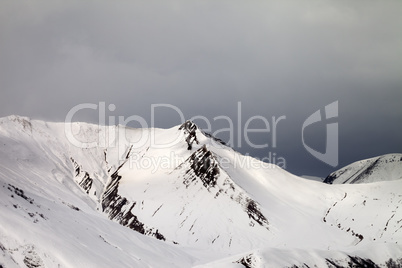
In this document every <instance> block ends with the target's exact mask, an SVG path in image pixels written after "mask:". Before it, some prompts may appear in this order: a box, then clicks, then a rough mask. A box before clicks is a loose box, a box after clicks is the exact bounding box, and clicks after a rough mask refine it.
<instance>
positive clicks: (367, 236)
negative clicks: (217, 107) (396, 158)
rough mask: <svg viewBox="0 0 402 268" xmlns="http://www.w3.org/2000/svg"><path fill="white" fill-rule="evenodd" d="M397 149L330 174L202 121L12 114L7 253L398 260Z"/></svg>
mask: <svg viewBox="0 0 402 268" xmlns="http://www.w3.org/2000/svg"><path fill="white" fill-rule="evenodd" d="M66 129H73V134H74V137H75V138H76V139H77V140H79V141H80V142H85V143H86V144H87V146H86V148H82V147H83V146H81V147H77V146H76V145H74V144H73V143H74V142H72V141H71V140H69V139H68V138H67V136H66V132H65V131H66ZM77 140H76V141H75V143H76V144H77ZM91 142H92V144H89V143H91ZM191 142H192V143H191ZM189 143H190V144H191V146H189V145H188V144H189ZM81 145H82V144H81ZM84 147H85V146H84ZM190 147H191V148H190ZM387 159H388V158H387ZM363 162H364V161H363ZM388 162H389V159H388ZM396 163H397V162H395V164H393V165H386V166H379V167H377V168H376V170H375V173H373V174H374V175H375V176H376V179H375V181H376V182H372V183H365V184H336V185H335V184H334V185H329V184H324V183H321V182H317V181H312V180H306V179H303V178H300V177H297V176H295V175H292V174H290V173H288V172H287V171H285V170H283V169H281V168H279V167H278V166H275V165H272V164H266V163H262V162H259V161H258V160H256V159H254V158H251V157H249V156H243V155H241V154H239V153H238V152H236V151H234V150H232V149H231V148H229V147H226V146H225V145H222V144H220V143H219V142H217V141H215V140H214V139H213V138H211V137H208V136H206V135H204V133H203V132H202V131H200V130H199V129H197V128H196V127H195V125H192V124H191V123H189V124H187V125H186V124H185V125H184V126H182V127H181V129H180V126H176V127H173V128H171V129H130V128H125V127H122V126H106V127H105V126H98V125H93V124H88V123H71V124H70V123H51V122H43V121H38V120H31V119H29V118H26V117H20V116H9V117H5V118H0V194H1V199H0V267H194V266H199V267H245V266H246V267H291V266H293V265H296V266H299V267H302V266H303V265H308V266H309V267H314V266H316V267H331V265H333V264H331V262H332V263H336V264H337V265H339V266H344V267H348V265H349V264H348V263H349V262H350V257H353V258H356V259H357V258H360V260H366V261H368V260H369V261H372V262H374V263H376V264H377V265H379V266H381V265H382V266H383V267H385V263H386V262H387V261H389V260H390V259H391V258H392V259H393V260H395V261H397V260H398V259H400V261H401V262H402V259H401V258H402V210H401V208H400V207H401V206H402V180H401V177H400V174H401V169H400V167H401V164H400V162H399V164H396ZM389 174H393V175H392V179H393V180H388V179H389V178H390V177H389V176H391V175H389ZM395 174H396V175H395ZM398 174H399V177H398ZM381 176H387V178H388V179H379V178H380V177H381ZM369 181H371V180H369ZM365 182H367V180H366V181H365ZM356 259H355V261H356Z"/></svg>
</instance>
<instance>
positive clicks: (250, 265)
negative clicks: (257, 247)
mask: <svg viewBox="0 0 402 268" xmlns="http://www.w3.org/2000/svg"><path fill="white" fill-rule="evenodd" d="M255 262H256V261H255V257H254V255H253V254H249V255H247V256H244V257H243V258H241V259H240V260H238V261H236V262H235V263H239V264H242V265H243V266H244V267H246V268H255Z"/></svg>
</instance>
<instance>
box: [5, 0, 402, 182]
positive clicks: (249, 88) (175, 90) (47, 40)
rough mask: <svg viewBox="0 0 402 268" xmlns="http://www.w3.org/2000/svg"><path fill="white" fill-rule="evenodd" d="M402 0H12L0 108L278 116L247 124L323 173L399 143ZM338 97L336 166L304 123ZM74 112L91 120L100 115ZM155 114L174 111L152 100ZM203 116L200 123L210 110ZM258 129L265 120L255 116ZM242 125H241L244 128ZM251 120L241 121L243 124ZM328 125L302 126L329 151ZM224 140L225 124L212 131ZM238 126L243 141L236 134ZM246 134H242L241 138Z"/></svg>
mask: <svg viewBox="0 0 402 268" xmlns="http://www.w3.org/2000/svg"><path fill="white" fill-rule="evenodd" d="M401 12H402V1H398V0H397V1H371V0H368V1H318V0H317V1H283V0H281V1H279V0H278V1H236V0H235V1H233V0H230V1H174V0H173V1H162V0H159V1H57V0H52V1H50V0H49V1H15V0H3V1H1V3H0V92H1V95H0V96H1V98H0V116H7V115H10V114H18V115H24V116H29V117H31V118H33V119H45V120H50V121H64V119H65V117H66V115H67V113H68V111H69V110H70V109H71V108H72V107H74V106H75V105H77V104H80V103H95V104H98V103H99V102H101V101H104V102H106V105H109V104H114V105H115V106H116V110H115V111H113V112H111V111H108V113H107V116H119V115H121V116H125V117H128V116H130V115H140V116H142V117H144V118H145V119H147V120H148V122H149V123H150V116H151V105H152V104H157V103H166V104H171V105H175V106H176V107H178V108H179V109H180V110H181V111H182V112H183V114H184V116H185V117H186V118H190V117H192V116H196V115H202V116H205V117H207V118H208V119H210V120H211V123H212V131H213V132H214V131H216V130H219V129H221V128H227V127H228V124H227V122H226V121H225V120H222V119H221V120H215V121H214V120H213V118H214V117H216V116H220V115H225V116H229V117H230V118H232V119H233V121H234V122H237V107H238V102H241V106H242V118H243V122H242V124H244V123H245V121H246V120H247V119H248V118H250V117H251V116H255V115H260V116H263V117H264V118H267V119H268V120H269V122H271V121H272V120H271V118H272V116H275V117H276V118H278V117H280V116H286V119H285V120H282V121H281V122H279V123H278V127H277V131H276V133H277V145H276V148H272V142H271V141H272V133H259V134H251V135H250V140H252V141H253V143H257V144H264V143H268V144H269V145H270V147H269V148H263V149H253V148H250V147H249V146H240V147H239V146H237V144H234V145H235V146H234V147H235V148H236V147H237V148H236V149H237V150H238V151H240V152H242V153H249V154H251V155H253V156H256V157H259V158H262V157H267V156H268V155H269V153H271V155H272V154H273V153H275V154H276V156H277V157H283V158H284V159H285V160H286V168H287V170H289V171H290V172H293V173H295V174H299V175H302V174H310V175H320V176H326V175H327V174H328V173H329V172H331V171H333V170H336V169H337V168H340V167H341V166H344V165H346V164H349V163H351V162H353V161H356V160H360V159H364V158H369V157H373V156H377V155H381V154H385V153H395V152H399V153H401V152H402V138H401V137H402V134H401V133H402V108H401V107H402V51H401V48H402V31H401V27H402V17H401V16H400V14H401ZM334 101H339V108H338V109H339V117H338V118H337V121H336V120H335V121H334V122H338V123H339V166H338V167H331V166H329V165H327V164H325V163H323V162H321V161H320V160H317V159H315V158H314V157H313V156H311V155H310V154H309V153H308V152H307V151H306V149H305V148H304V147H303V143H302V140H301V130H302V125H303V122H304V121H305V120H306V119H307V118H308V117H309V116H310V115H311V114H312V113H314V112H315V111H316V110H318V109H322V108H324V107H325V106H326V105H327V104H330V103H332V102H334ZM74 119H76V120H85V121H89V122H97V113H96V112H95V111H91V110H86V111H81V112H80V113H77V116H76V117H74ZM155 122H156V126H157V127H171V126H173V125H177V124H179V123H180V118H179V117H178V114H177V113H176V112H175V111H173V110H172V109H168V108H159V109H157V110H156V121H155ZM199 124H200V126H201V127H205V126H204V125H203V123H202V122H200V123H199ZM254 125H255V126H256V127H258V128H261V127H262V126H263V124H262V121H261V120H260V121H258V120H255V121H254ZM237 127H238V126H237V125H236V124H235V128H236V129H237ZM241 127H242V128H244V125H243V126H241ZM325 134H326V130H325V123H323V122H322V123H317V124H315V125H314V126H311V127H310V128H309V130H308V131H307V130H306V132H305V135H306V142H307V143H308V144H309V146H311V147H313V148H315V149H317V150H320V151H322V152H323V151H324V150H325ZM218 136H219V137H221V138H223V139H227V138H228V137H227V135H224V133H221V134H220V135H218ZM237 138H238V137H237V135H236V136H235V139H236V140H237ZM243 144H244V142H243Z"/></svg>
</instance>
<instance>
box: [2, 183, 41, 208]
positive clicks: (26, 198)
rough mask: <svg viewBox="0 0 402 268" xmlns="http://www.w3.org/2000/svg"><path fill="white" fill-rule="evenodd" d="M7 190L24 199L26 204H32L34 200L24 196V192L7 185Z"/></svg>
mask: <svg viewBox="0 0 402 268" xmlns="http://www.w3.org/2000/svg"><path fill="white" fill-rule="evenodd" d="M7 189H8V190H10V191H11V192H14V193H15V194H16V195H18V196H19V197H21V198H23V199H25V200H26V201H27V202H29V203H30V204H33V203H34V200H33V199H32V198H30V197H28V196H26V195H25V193H24V191H23V190H21V189H19V188H18V187H15V186H13V185H11V184H8V187H7Z"/></svg>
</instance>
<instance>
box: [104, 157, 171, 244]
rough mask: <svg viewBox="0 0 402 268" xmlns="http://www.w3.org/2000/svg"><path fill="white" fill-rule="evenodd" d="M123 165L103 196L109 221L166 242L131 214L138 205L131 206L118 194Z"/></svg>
mask: <svg viewBox="0 0 402 268" xmlns="http://www.w3.org/2000/svg"><path fill="white" fill-rule="evenodd" d="M123 165H124V163H123V164H122V165H120V166H119V167H118V168H117V170H116V171H115V172H114V173H113V174H112V175H111V176H110V177H111V181H110V182H109V184H108V185H107V187H106V191H105V192H104V194H103V196H102V210H103V211H104V212H106V213H108V214H109V219H111V220H116V221H117V222H119V223H120V224H121V225H123V226H126V227H128V228H130V229H132V230H135V231H137V232H139V233H141V234H144V235H149V236H154V237H155V238H156V239H159V240H166V238H165V237H164V236H163V235H162V234H161V233H160V232H159V231H158V230H156V231H154V230H153V229H152V228H148V227H146V226H145V225H144V223H142V222H141V221H140V220H139V219H138V217H137V216H136V215H134V214H133V213H132V212H131V210H132V209H133V208H134V206H135V205H136V203H135V202H133V203H131V204H130V201H128V200H127V199H126V198H125V197H122V196H120V195H119V194H118V187H119V181H120V179H121V176H120V175H119V173H118V172H119V170H120V168H121V167H122V166H123Z"/></svg>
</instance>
